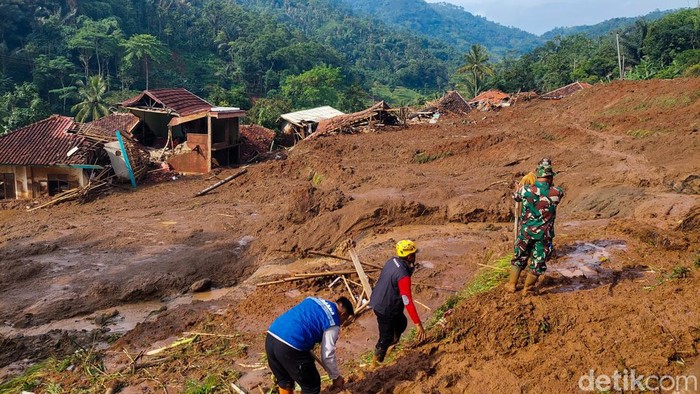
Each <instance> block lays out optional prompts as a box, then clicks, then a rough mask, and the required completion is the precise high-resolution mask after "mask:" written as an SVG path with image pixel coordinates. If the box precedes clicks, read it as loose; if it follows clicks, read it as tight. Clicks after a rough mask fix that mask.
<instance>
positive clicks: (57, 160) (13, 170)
mask: <svg viewBox="0 0 700 394" xmlns="http://www.w3.org/2000/svg"><path fill="white" fill-rule="evenodd" d="M74 125H75V122H74V120H73V118H71V117H67V116H60V115H52V116H50V117H49V118H47V119H44V120H41V121H39V122H36V123H33V124H30V125H28V126H25V127H22V128H20V129H17V130H15V131H12V132H10V133H8V134H5V135H3V136H0V199H30V198H35V197H40V196H44V195H48V196H54V195H56V194H59V193H61V192H64V191H66V190H70V189H73V188H77V187H83V186H85V185H86V184H87V183H88V182H89V172H90V170H98V169H101V168H102V167H101V166H99V165H95V164H90V163H93V159H94V156H93V155H92V152H91V151H90V150H89V149H86V148H87V141H86V140H85V138H83V137H81V136H78V135H75V134H71V133H69V132H68V131H69V130H70V129H71V128H72V127H74Z"/></svg>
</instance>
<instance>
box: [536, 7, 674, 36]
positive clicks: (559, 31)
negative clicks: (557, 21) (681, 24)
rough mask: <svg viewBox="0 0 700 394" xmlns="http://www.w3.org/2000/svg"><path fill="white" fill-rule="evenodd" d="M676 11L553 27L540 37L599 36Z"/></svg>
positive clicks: (655, 12)
mask: <svg viewBox="0 0 700 394" xmlns="http://www.w3.org/2000/svg"><path fill="white" fill-rule="evenodd" d="M673 12H674V11H670V10H669V11H654V12H650V13H648V14H646V15H644V16H641V17H632V18H613V19H608V20H606V21H603V22H600V23H596V24H595V25H581V26H572V27H557V28H555V29H552V30H550V31H548V32H546V33H544V34H542V35H541V36H540V37H542V38H543V39H545V40H551V39H553V38H555V37H557V36H562V37H564V36H572V35H575V34H585V35H586V36H587V37H589V38H597V37H601V36H604V35H607V34H609V33H610V32H614V31H620V30H624V29H627V28H629V27H630V26H632V25H634V24H635V23H637V21H639V20H644V21H646V22H653V21H655V20H658V19H661V18H662V17H664V16H666V15H668V14H671V13H673Z"/></svg>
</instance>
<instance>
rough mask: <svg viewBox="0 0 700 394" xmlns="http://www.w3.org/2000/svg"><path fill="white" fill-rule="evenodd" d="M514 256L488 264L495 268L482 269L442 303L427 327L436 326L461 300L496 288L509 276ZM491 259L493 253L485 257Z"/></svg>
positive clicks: (487, 259) (504, 257)
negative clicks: (465, 285)
mask: <svg viewBox="0 0 700 394" xmlns="http://www.w3.org/2000/svg"><path fill="white" fill-rule="evenodd" d="M512 258H513V256H512V255H506V256H503V257H501V258H499V259H497V260H496V261H495V262H494V263H493V264H486V265H490V266H491V267H493V268H484V269H482V270H481V271H479V273H478V274H477V275H476V277H474V279H473V280H472V281H471V282H470V283H469V284H468V285H467V287H465V288H464V289H463V290H462V291H460V292H459V293H457V294H456V295H454V296H452V297H450V298H448V299H447V301H445V303H444V304H442V306H440V308H438V309H437V310H436V311H435V313H434V314H433V316H432V317H431V318H430V320H429V321H428V323H427V324H426V329H429V328H431V327H433V326H435V324H437V323H438V322H439V321H440V319H443V318H444V316H445V313H446V312H447V311H449V310H450V309H453V308H454V307H456V306H457V305H458V304H459V303H460V302H462V301H464V300H466V299H469V298H471V297H474V296H477V295H479V294H482V293H486V292H487V291H490V290H493V289H494V288H496V287H497V286H498V285H499V284H500V283H501V282H502V281H503V280H504V279H505V278H507V277H508V274H509V271H510V260H511V259H512ZM490 260H491V255H490V254H488V255H487V256H486V257H485V258H484V261H485V262H489V261H490Z"/></svg>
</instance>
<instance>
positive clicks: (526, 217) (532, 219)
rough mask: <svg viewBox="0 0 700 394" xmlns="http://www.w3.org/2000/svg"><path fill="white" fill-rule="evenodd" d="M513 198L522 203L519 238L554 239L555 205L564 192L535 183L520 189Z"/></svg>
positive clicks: (547, 184) (558, 188) (538, 182)
mask: <svg viewBox="0 0 700 394" xmlns="http://www.w3.org/2000/svg"><path fill="white" fill-rule="evenodd" d="M513 198H514V199H515V201H519V202H522V203H523V206H522V210H521V211H520V237H524V238H526V239H535V240H541V239H550V240H551V239H552V238H554V219H555V218H556V216H557V205H559V202H560V201H561V199H562V198H564V191H563V190H562V189H561V188H560V187H556V186H550V185H549V183H547V182H540V181H537V182H535V184H534V185H525V186H523V187H521V188H520V189H519V190H518V191H517V192H516V193H515V194H514V195H513Z"/></svg>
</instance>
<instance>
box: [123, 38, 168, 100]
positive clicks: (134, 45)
mask: <svg viewBox="0 0 700 394" xmlns="http://www.w3.org/2000/svg"><path fill="white" fill-rule="evenodd" d="M123 46H124V49H125V50H126V55H125V56H124V61H125V62H127V64H129V65H134V64H135V63H136V61H143V66H144V70H145V72H146V90H148V73H149V69H148V62H149V60H152V61H154V62H159V61H161V60H162V59H163V58H165V56H166V55H167V54H168V48H167V47H166V46H165V44H163V43H162V42H161V41H160V40H158V38H156V37H154V36H152V35H150V34H135V35H133V36H131V37H130V38H129V39H128V40H126V41H125V42H124V44H123Z"/></svg>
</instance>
